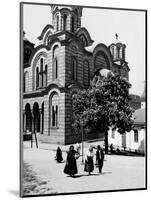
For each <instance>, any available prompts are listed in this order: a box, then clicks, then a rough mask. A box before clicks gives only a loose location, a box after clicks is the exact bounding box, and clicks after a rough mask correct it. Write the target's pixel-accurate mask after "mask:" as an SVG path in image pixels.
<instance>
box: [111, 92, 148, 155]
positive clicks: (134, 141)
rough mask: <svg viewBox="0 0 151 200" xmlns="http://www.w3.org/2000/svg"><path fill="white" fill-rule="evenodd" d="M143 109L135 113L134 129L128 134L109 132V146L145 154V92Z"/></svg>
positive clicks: (142, 97)
mask: <svg viewBox="0 0 151 200" xmlns="http://www.w3.org/2000/svg"><path fill="white" fill-rule="evenodd" d="M141 101H142V104H141V105H142V107H141V108H140V109H137V110H136V111H135V112H134V128H133V130H131V131H130V132H127V133H126V134H120V133H119V132H118V131H117V130H112V129H110V130H109V134H108V142H109V145H111V144H113V147H115V148H119V149H125V150H126V151H132V152H140V153H143V154H144V153H145V138H146V119H145V116H146V115H145V113H146V110H145V109H146V108H145V92H144V93H143V95H142V96H141Z"/></svg>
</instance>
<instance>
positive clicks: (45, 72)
mask: <svg viewBox="0 0 151 200" xmlns="http://www.w3.org/2000/svg"><path fill="white" fill-rule="evenodd" d="M47 68H48V67H47V65H45V70H44V72H43V86H44V87H46V86H47Z"/></svg>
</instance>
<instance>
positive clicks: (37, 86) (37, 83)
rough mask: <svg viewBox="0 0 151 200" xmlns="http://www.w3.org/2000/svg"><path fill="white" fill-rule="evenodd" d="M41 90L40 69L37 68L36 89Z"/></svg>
mask: <svg viewBox="0 0 151 200" xmlns="http://www.w3.org/2000/svg"><path fill="white" fill-rule="evenodd" d="M38 88H39V68H38V67H37V68H36V89H38Z"/></svg>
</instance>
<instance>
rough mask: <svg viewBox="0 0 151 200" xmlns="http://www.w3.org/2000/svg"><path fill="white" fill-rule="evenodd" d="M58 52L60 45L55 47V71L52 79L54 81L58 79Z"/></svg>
mask: <svg viewBox="0 0 151 200" xmlns="http://www.w3.org/2000/svg"><path fill="white" fill-rule="evenodd" d="M58 50H59V47H58V45H55V46H54V47H53V57H52V59H53V71H52V79H53V80H56V79H58V57H57V56H58V53H59V52H58Z"/></svg>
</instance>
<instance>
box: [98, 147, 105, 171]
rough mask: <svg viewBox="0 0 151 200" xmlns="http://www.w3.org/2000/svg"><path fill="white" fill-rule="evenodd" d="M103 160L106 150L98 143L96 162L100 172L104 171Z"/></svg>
mask: <svg viewBox="0 0 151 200" xmlns="http://www.w3.org/2000/svg"><path fill="white" fill-rule="evenodd" d="M103 161H104V152H103V149H102V148H101V146H100V145H98V146H97V151H96V163H97V165H98V168H99V173H100V174H101V173H102V167H103Z"/></svg>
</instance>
